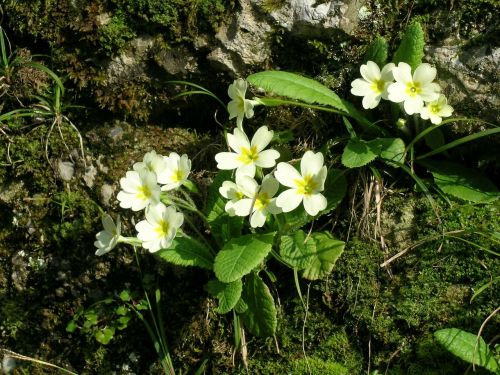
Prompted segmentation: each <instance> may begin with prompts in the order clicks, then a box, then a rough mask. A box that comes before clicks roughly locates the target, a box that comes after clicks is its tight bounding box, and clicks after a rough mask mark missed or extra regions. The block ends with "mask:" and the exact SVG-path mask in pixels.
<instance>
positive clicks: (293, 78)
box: [247, 70, 347, 112]
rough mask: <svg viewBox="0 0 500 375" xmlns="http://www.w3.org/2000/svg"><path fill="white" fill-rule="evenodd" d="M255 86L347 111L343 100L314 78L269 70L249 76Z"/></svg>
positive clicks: (288, 96)
mask: <svg viewBox="0 0 500 375" xmlns="http://www.w3.org/2000/svg"><path fill="white" fill-rule="evenodd" d="M247 80H248V82H250V83H251V84H252V85H254V86H258V87H262V88H263V89H265V90H266V91H268V92H273V93H275V94H278V95H281V96H286V97H287V98H292V99H298V100H301V101H303V102H306V103H310V104H313V103H317V104H323V105H328V106H331V107H333V108H337V109H339V110H341V111H346V112H347V109H346V108H345V106H344V104H343V102H342V100H341V99H340V98H339V96H338V95H337V94H335V93H334V92H333V91H332V90H330V89H329V88H328V87H326V86H325V85H322V84H321V83H319V82H318V81H315V80H314V79H311V78H307V77H303V76H301V75H298V74H295V73H289V72H283V71H278V70H268V71H264V72H259V73H255V74H252V75H250V76H248V77H247Z"/></svg>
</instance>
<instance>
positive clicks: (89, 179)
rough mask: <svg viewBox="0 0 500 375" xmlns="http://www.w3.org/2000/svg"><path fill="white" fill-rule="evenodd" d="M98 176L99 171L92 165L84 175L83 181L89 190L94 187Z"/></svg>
mask: <svg viewBox="0 0 500 375" xmlns="http://www.w3.org/2000/svg"><path fill="white" fill-rule="evenodd" d="M96 175H97V169H96V167H94V166H93V165H90V166H88V167H87V169H86V170H85V174H84V175H83V181H85V185H87V186H88V187H89V188H91V187H93V186H94V180H95V176H96Z"/></svg>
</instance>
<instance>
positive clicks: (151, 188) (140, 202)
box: [116, 169, 160, 211]
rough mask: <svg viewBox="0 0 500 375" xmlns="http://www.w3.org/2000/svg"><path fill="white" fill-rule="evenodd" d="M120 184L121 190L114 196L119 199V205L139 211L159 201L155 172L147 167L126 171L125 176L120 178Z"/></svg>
mask: <svg viewBox="0 0 500 375" xmlns="http://www.w3.org/2000/svg"><path fill="white" fill-rule="evenodd" d="M120 186H121V187H122V190H121V191H120V192H119V193H118V195H117V196H116V198H117V199H118V200H119V201H120V207H123V208H131V209H132V211H140V210H142V209H144V208H146V207H147V206H148V205H150V204H156V203H158V202H159V201H160V187H159V186H158V184H157V182H156V174H155V173H153V172H150V171H149V170H147V169H142V170H140V171H139V172H137V171H128V172H127V174H126V175H125V177H122V178H121V179H120Z"/></svg>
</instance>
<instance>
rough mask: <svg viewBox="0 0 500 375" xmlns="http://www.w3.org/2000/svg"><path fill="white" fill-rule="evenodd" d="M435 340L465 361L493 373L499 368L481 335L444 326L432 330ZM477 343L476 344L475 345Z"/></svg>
mask: <svg viewBox="0 0 500 375" xmlns="http://www.w3.org/2000/svg"><path fill="white" fill-rule="evenodd" d="M434 337H435V338H436V340H437V341H438V342H439V343H440V344H441V345H443V346H444V347H445V348H446V349H447V350H449V351H450V352H451V353H453V354H454V355H456V356H457V357H459V358H461V359H463V360H464V361H466V362H469V363H472V364H475V365H478V366H482V367H484V368H486V369H488V370H490V371H492V372H494V373H498V372H497V371H498V370H499V369H500V366H499V365H498V363H497V362H496V360H495V356H494V353H493V351H492V350H491V349H490V348H489V346H488V345H487V344H486V342H485V341H484V340H483V338H482V337H479V340H477V336H476V335H474V334H472V333H469V332H466V331H462V330H461V329H458V328H445V329H440V330H439V331H436V332H434ZM476 344H477V346H476Z"/></svg>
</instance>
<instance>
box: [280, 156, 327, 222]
mask: <svg viewBox="0 0 500 375" xmlns="http://www.w3.org/2000/svg"><path fill="white" fill-rule="evenodd" d="M326 174H327V169H326V166H324V165H323V154H322V153H321V152H318V153H316V154H315V153H314V152H312V151H307V152H306V153H305V154H304V156H303V157H302V160H301V161H300V173H299V172H298V171H297V170H296V169H295V168H294V167H292V166H291V165H290V164H288V163H279V164H278V167H277V169H276V172H274V176H275V177H276V179H277V180H278V181H279V182H280V183H281V184H282V185H285V186H287V187H289V188H291V189H288V190H285V191H284V192H282V193H281V194H280V195H279V196H278V198H276V205H277V206H278V207H281V209H282V210H283V212H290V211H292V210H294V209H295V208H297V207H298V206H299V204H300V203H301V202H304V208H305V210H306V212H307V213H308V214H309V215H311V216H315V215H317V214H318V212H319V211H321V210H324V209H325V208H326V198H325V197H324V196H323V194H321V192H322V191H323V190H324V188H325V180H326Z"/></svg>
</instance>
